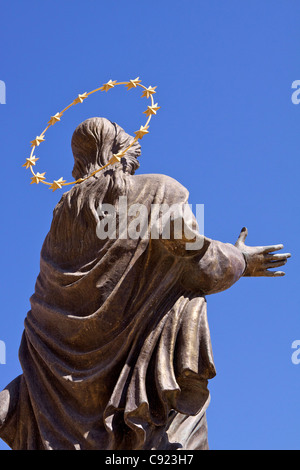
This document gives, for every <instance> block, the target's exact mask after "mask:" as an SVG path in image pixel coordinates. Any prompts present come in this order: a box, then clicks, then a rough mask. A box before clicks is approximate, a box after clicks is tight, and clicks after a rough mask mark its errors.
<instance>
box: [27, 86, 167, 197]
mask: <svg viewBox="0 0 300 470" xmlns="http://www.w3.org/2000/svg"><path fill="white" fill-rule="evenodd" d="M117 85H125V86H126V87H127V90H130V89H131V88H136V87H138V86H139V87H141V88H143V90H144V91H143V94H142V96H141V97H142V98H143V97H146V98H147V99H148V98H150V99H151V105H150V106H148V107H147V109H146V111H144V114H146V116H147V118H148V119H147V121H146V123H145V125H144V126H141V127H140V129H139V130H138V131H136V132H135V138H134V140H133V141H132V142H131V144H130V145H128V147H126V149H125V150H123V151H122V152H119V153H117V154H116V155H113V156H112V157H111V159H110V160H109V161H108V163H106V165H104V166H102V167H101V168H98V170H96V171H93V173H91V174H90V175H89V176H87V177H86V178H79V179H78V180H76V181H71V182H69V183H68V182H66V180H64V179H63V177H61V178H59V179H58V180H54V181H53V182H52V183H49V182H48V181H46V178H45V174H46V173H39V172H37V173H35V172H34V170H33V166H35V164H36V162H37V160H39V159H38V158H36V157H35V155H34V154H33V153H34V150H35V148H36V147H38V146H39V145H40V144H41V143H42V142H44V141H45V137H44V136H45V133H46V132H47V130H48V129H49V127H51V126H53V125H54V124H56V123H57V122H58V121H60V118H61V117H62V115H63V114H64V112H65V111H67V109H69V108H70V107H71V106H74V105H76V104H79V103H82V102H83V101H84V100H85V99H86V98H87V97H88V96H89V95H92V94H93V93H96V92H97V91H108V90H110V89H111V88H114V87H115V86H117ZM156 88H157V87H156V86H155V87H152V86H149V87H148V88H147V87H145V86H144V85H142V84H141V80H140V79H139V77H137V78H135V79H134V80H129V82H117V81H116V80H114V81H113V80H109V81H108V82H107V83H104V84H103V85H102V86H101V87H100V88H96V89H95V90H92V91H90V92H89V93H86V92H85V93H83V94H82V95H78V96H77V98H76V99H75V100H74V101H72V103H71V104H69V105H68V106H67V107H66V108H64V109H63V110H62V111H60V112H59V113H56V114H55V115H54V116H51V118H50V121H49V122H48V125H47V127H46V129H44V130H43V132H42V133H41V134H40V135H39V136H37V137H36V138H35V139H34V140H32V141H31V142H30V143H31V147H32V150H31V154H30V157H29V158H26V162H25V163H24V165H22V166H24V167H25V168H26V169H28V168H30V170H31V173H32V175H33V176H32V178H31V183H30V184H33V183H36V184H38V183H43V184H46V185H47V186H50V189H52V191H56V190H57V189H61V188H62V187H63V186H69V185H71V184H76V183H82V181H85V180H87V179H88V178H91V177H92V176H94V175H95V174H96V173H98V171H101V170H103V169H104V168H106V167H107V166H109V165H112V164H113V163H116V162H119V161H121V158H122V157H124V155H125V153H126V152H127V150H128V149H130V147H132V145H133V144H134V143H135V142H136V141H137V140H138V139H142V138H143V136H144V135H145V134H148V133H149V131H148V129H149V122H150V120H151V117H152V116H153V115H154V114H156V112H157V110H158V109H160V106H158V105H157V103H154V100H153V95H154V93H156V91H155V89H156Z"/></svg>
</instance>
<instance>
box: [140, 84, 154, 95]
mask: <svg viewBox="0 0 300 470" xmlns="http://www.w3.org/2000/svg"><path fill="white" fill-rule="evenodd" d="M155 88H157V86H155V87H152V86H149V87H148V88H146V90H144V92H143V94H142V96H141V98H144V96H145V97H146V98H150V95H153V94H154V93H156V91H155Z"/></svg>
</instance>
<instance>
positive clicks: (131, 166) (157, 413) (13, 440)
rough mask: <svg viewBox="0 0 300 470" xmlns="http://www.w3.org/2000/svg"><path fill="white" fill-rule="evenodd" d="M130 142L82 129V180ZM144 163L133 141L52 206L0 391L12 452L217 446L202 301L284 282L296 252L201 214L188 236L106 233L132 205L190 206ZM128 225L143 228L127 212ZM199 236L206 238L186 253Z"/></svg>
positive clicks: (90, 125) (112, 129) (0, 413)
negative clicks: (201, 221)
mask: <svg viewBox="0 0 300 470" xmlns="http://www.w3.org/2000/svg"><path fill="white" fill-rule="evenodd" d="M132 141H133V138H132V137H131V136H129V135H128V134H126V133H125V132H124V130H123V129H122V128H121V127H119V126H118V125H117V124H115V123H112V122H110V121H108V120H107V119H104V118H92V119H88V120H86V121H84V122H83V123H81V124H80V125H79V126H78V127H77V129H76V130H75V131H74V134H73V137H72V151H73V154H74V159H75V164H74V169H73V176H74V178H76V179H77V178H84V177H86V176H87V175H89V174H90V173H91V172H93V171H94V170H96V169H97V168H99V167H101V166H103V165H105V164H106V163H107V161H108V160H109V159H110V158H111V156H112V154H113V153H116V152H119V151H120V150H122V149H123V148H125V147H126V146H128V145H129V144H130V142H132ZM139 155H140V144H139V143H138V142H136V143H134V145H133V146H132V147H131V148H130V149H129V150H128V152H127V154H126V156H125V157H124V158H122V161H121V162H116V163H115V164H114V165H113V166H112V167H110V169H107V170H103V171H102V172H99V173H96V174H95V176H94V177H92V178H90V179H87V180H85V181H84V182H82V183H80V184H76V185H75V186H74V187H73V188H72V189H71V190H70V191H68V192H66V193H64V194H63V196H62V198H61V200H60V202H59V203H58V204H57V206H56V208H55V209H54V214H53V221H52V224H51V228H50V231H49V233H48V235H47V236H46V239H45V241H44V244H43V247H42V250H41V264H40V274H39V276H38V278H37V282H36V286H35V292H34V294H33V296H32V297H31V299H30V301H31V310H30V311H29V312H28V314H27V316H26V319H25V328H24V333H23V337H22V341H21V345H20V350H19V357H20V363H21V366H22V371H23V373H22V374H21V375H20V376H19V377H17V378H16V379H15V380H13V381H12V382H11V383H10V384H9V385H8V386H7V387H6V388H5V389H4V390H3V391H2V392H1V393H0V437H1V438H2V439H3V440H4V441H5V442H6V443H7V444H8V445H9V446H10V447H11V448H12V449H14V450H18V449H29V450H40V449H46V450H51V449H55V450H57V449H66V450H72V449H82V450H93V449H95V450H96V449H97V450H99V449H101V450H104V449H105V450H128V449H129V450H140V449H152V450H153V449H158V450H160V449H166V450H171V449H208V442H207V425H206V415H205V412H206V409H207V406H208V403H209V391H208V380H209V379H211V378H213V377H214V375H215V366H214V361H213V354H212V348H211V340H210V333H209V327H208V322H207V314H206V299H205V296H206V295H209V294H214V293H216V292H220V291H223V290H225V289H228V288H229V287H230V286H232V285H233V284H234V283H235V282H236V281H237V280H238V279H239V278H240V277H241V276H281V275H283V274H284V273H282V272H281V271H275V272H274V271H269V268H275V267H279V266H282V265H284V264H285V263H286V261H287V258H288V257H289V256H290V255H289V254H274V252H275V251H277V250H281V249H282V245H275V246H273V245H272V246H267V247H249V246H247V245H245V239H246V236H247V230H246V229H245V228H244V229H243V230H242V231H241V234H240V235H239V237H238V240H237V242H236V244H235V245H231V244H228V243H221V242H219V241H214V240H211V239H209V238H207V237H204V236H203V235H202V236H201V234H199V233H198V231H197V222H196V220H195V218H194V219H192V222H191V223H190V221H189V222H188V223H187V225H189V229H190V232H188V233H189V234H190V235H188V236H186V235H182V237H180V236H174V233H173V235H172V234H171V235H170V237H169V238H168V237H163V236H162V235H163V229H164V222H163V218H162V217H160V218H159V221H160V224H159V227H160V228H158V229H157V236H156V237H151V236H150V237H142V236H139V237H128V236H127V237H126V236H124V233H125V232H124V231H122V230H120V219H119V218H118V217H119V216H117V218H116V222H117V223H116V226H117V228H119V232H118V235H117V236H116V237H113V236H110V237H107V238H104V237H99V230H97V228H98V229H99V223H100V222H101V220H106V218H107V216H108V215H109V216H110V217H108V220H110V221H112V216H111V214H107V211H106V210H104V208H105V207H106V205H111V206H112V207H115V208H116V209H118V205H119V201H120V200H121V199H120V198H122V197H123V198H124V197H126V200H127V202H128V208H130V207H132V205H133V204H139V205H143V207H146V208H147V209H149V210H150V208H151V207H152V205H154V204H156V205H168V206H169V207H170V206H172V205H174V204H175V205H176V207H179V208H180V207H183V206H184V205H186V203H187V201H188V191H187V190H186V189H185V188H184V187H183V186H182V185H181V184H179V183H178V182H177V181H175V180H174V179H172V178H170V177H168V176H164V175H155V174H153V175H142V174H141V175H135V174H134V173H135V170H136V169H137V168H138V167H139V163H138V156H139ZM99 208H100V209H99ZM116 213H117V214H118V212H117V211H116ZM182 213H184V212H182ZM127 217H128V220H127V224H128V223H131V222H134V217H133V216H132V215H130V211H129V209H128V213H127ZM147 220H148V219H147ZM175 222H176V218H173V219H172V224H171V226H172V227H174V226H175ZM182 222H183V224H185V222H186V221H185V220H184V218H183V219H182ZM123 228H124V227H123ZM125 228H126V227H125ZM193 237H194V238H195V239H198V242H199V240H200V241H201V240H202V242H201V243H198V244H196V245H195V249H189V250H188V249H186V244H187V241H193V239H194V238H193Z"/></svg>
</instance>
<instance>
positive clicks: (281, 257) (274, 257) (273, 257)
mask: <svg viewBox="0 0 300 470" xmlns="http://www.w3.org/2000/svg"><path fill="white" fill-rule="evenodd" d="M291 256H292V255H291V253H278V254H275V255H274V254H266V255H265V258H266V260H268V261H272V260H274V261H281V260H285V259H286V260H287V259H288V258H290V257H291Z"/></svg>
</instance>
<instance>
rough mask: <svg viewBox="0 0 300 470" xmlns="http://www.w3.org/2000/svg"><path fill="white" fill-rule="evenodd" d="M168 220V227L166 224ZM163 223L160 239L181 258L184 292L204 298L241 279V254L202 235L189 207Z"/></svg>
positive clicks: (232, 247)
mask: <svg viewBox="0 0 300 470" xmlns="http://www.w3.org/2000/svg"><path fill="white" fill-rule="evenodd" d="M168 220H169V221H170V223H169V225H170V227H169V226H167V225H166V223H165V222H166V221H168ZM165 222H164V221H162V224H161V227H162V229H161V230H160V236H159V239H160V242H161V243H162V244H163V245H164V247H165V248H166V249H167V250H168V251H169V252H170V253H172V254H173V255H175V256H177V257H179V258H181V261H182V266H183V274H182V280H181V282H182V284H183V286H184V288H186V289H188V290H192V291H194V292H199V291H201V293H202V294H205V295H209V294H215V293H218V292H222V291H224V290H226V289H228V288H229V287H231V286H232V285H233V284H234V283H235V282H237V281H238V280H239V279H240V277H242V276H243V273H244V271H245V268H246V263H245V258H244V256H243V254H242V253H241V251H240V250H239V249H238V248H236V247H235V246H234V245H231V244H230V243H222V242H219V241H217V240H211V239H209V238H207V237H205V236H204V235H203V234H201V232H200V231H199V226H198V223H197V220H196V218H195V216H194V214H193V213H192V211H191V208H190V206H189V205H188V204H184V207H182V208H181V209H180V210H178V211H177V213H176V212H175V213H172V214H168V218H167V219H165ZM166 227H167V230H166Z"/></svg>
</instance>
